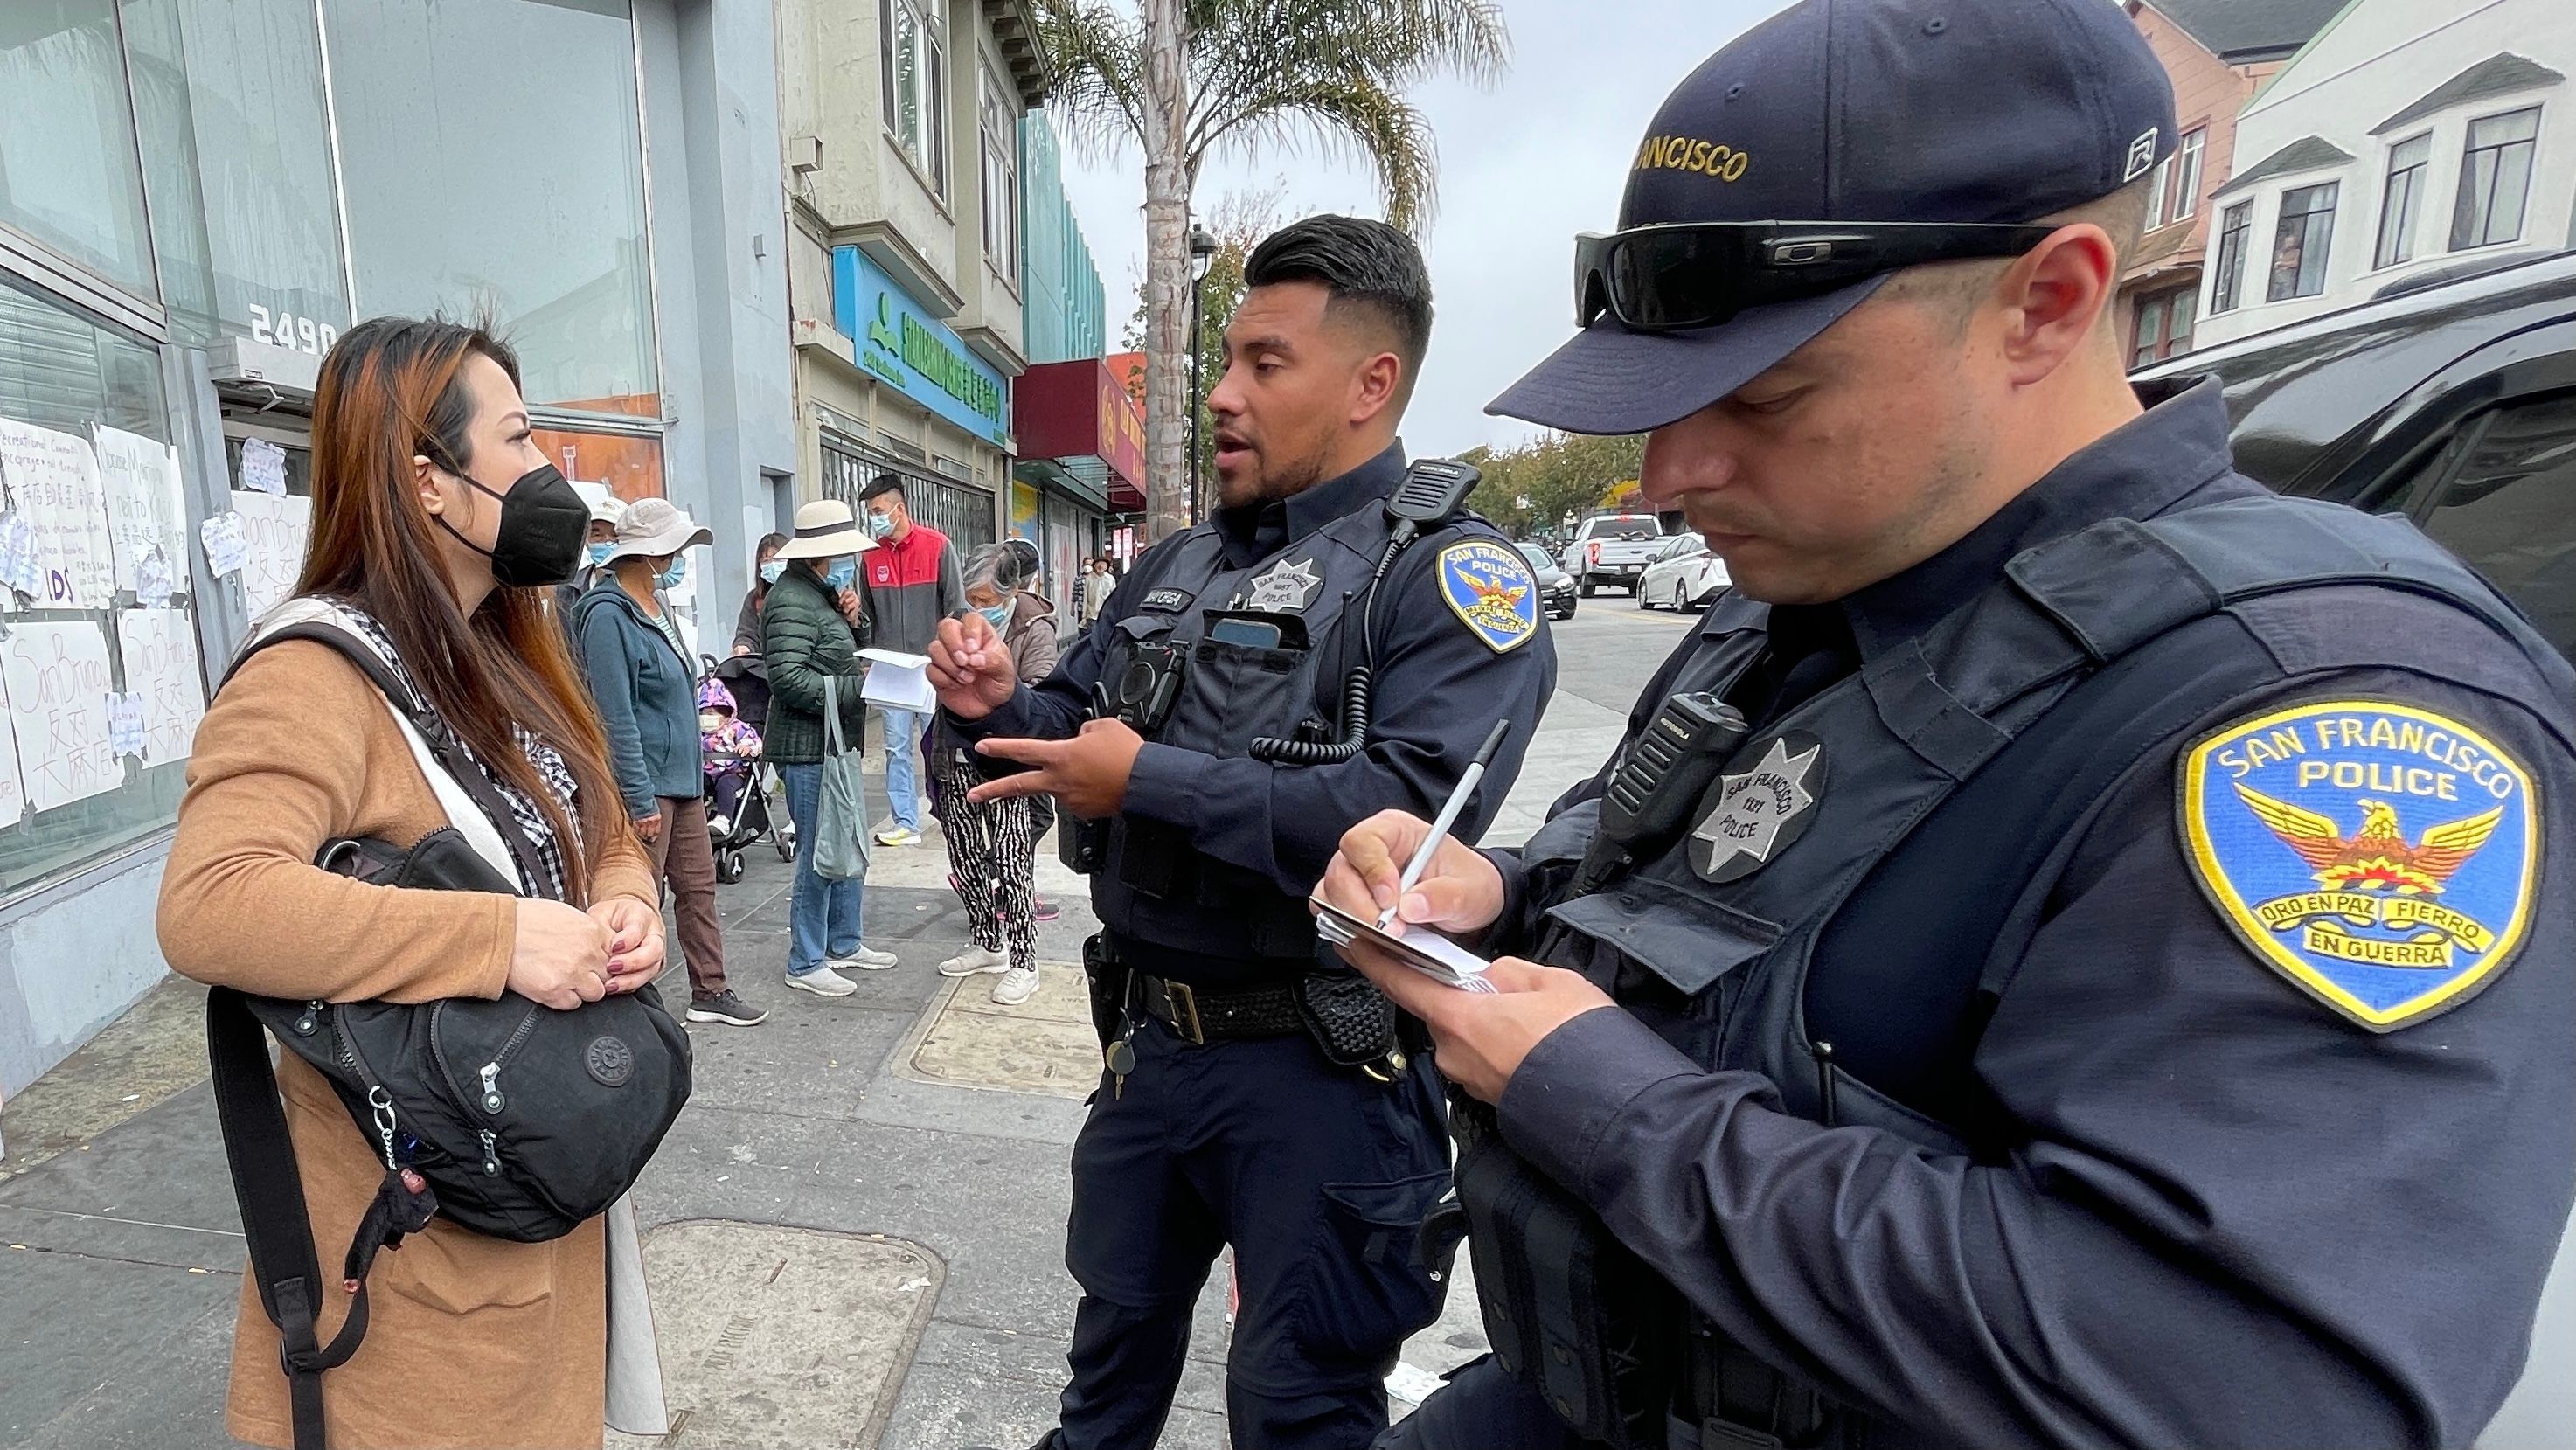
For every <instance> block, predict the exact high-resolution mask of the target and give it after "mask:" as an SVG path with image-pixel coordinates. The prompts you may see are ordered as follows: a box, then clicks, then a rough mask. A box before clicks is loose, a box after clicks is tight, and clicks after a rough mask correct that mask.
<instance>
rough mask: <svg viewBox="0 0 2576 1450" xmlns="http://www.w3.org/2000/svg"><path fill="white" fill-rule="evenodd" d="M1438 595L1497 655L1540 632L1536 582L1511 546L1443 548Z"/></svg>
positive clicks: (1479, 543)
mask: <svg viewBox="0 0 2576 1450" xmlns="http://www.w3.org/2000/svg"><path fill="white" fill-rule="evenodd" d="M1440 597H1441V598H1443V599H1445V600H1447V601H1449V608H1450V610H1451V612H1453V613H1455V614H1456V615H1457V616H1458V618H1459V619H1461V620H1463V621H1464V622H1465V623H1466V626H1467V628H1468V629H1470V630H1472V631H1474V632H1475V635H1476V638H1478V639H1481V640H1483V641H1484V642H1485V644H1486V646H1487V647H1488V648H1490V649H1491V650H1493V652H1494V653H1496V654H1504V653H1507V652H1508V651H1511V650H1514V649H1518V648H1519V647H1520V646H1522V645H1524V644H1527V643H1528V642H1529V639H1530V636H1532V635H1534V634H1536V633H1538V580H1537V579H1536V578H1534V577H1532V576H1531V574H1530V570H1529V561H1528V560H1526V559H1524V558H1522V557H1521V555H1520V551H1519V550H1517V549H1514V548H1512V547H1511V546H1510V545H1508V544H1498V543H1496V542H1494V541H1493V540H1491V539H1469V540H1467V541H1466V542H1465V543H1462V544H1451V545H1450V546H1449V547H1448V548H1445V549H1443V550H1441V551H1440Z"/></svg>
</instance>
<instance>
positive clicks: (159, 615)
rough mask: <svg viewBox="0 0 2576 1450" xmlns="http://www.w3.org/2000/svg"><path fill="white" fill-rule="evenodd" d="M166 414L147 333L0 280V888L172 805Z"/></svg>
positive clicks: (182, 701)
mask: <svg viewBox="0 0 2576 1450" xmlns="http://www.w3.org/2000/svg"><path fill="white" fill-rule="evenodd" d="M167 418H168V411H167V408H166V406H165V403H164V399H163V397H162V392H161V369H160V363H159V360H158V358H157V357H156V356H155V355H154V353H153V351H152V350H151V349H150V348H148V347H146V346H144V345H143V344H141V343H139V342H136V341H134V340H133V339H130V338H128V337H126V336H124V335H122V334H120V333H115V332H111V331H108V330H106V329H105V328H102V327H99V326H97V325H95V324H93V323H91V322H89V321H87V320H85V319H83V318H81V317H78V316H76V315H74V314H72V313H71V312H68V311H66V310H64V309H62V308H60V307H57V306H55V305H54V304H53V303H51V302H48V301H46V300H44V299H42V298H39V297H37V296H36V295H35V294H33V293H30V292H26V291H21V290H19V289H18V288H16V287H15V286H12V285H10V284H8V283H6V282H0V485H5V488H0V578H7V579H8V581H9V582H8V584H7V585H5V586H0V588H7V589H9V590H11V591H12V592H13V604H14V605H15V606H16V607H13V608H12V609H11V610H10V611H9V612H8V616H7V618H6V620H5V621H0V623H5V625H6V630H7V633H6V636H5V638H0V895H6V894H15V893H17V892H19V891H21V890H23V889H25V888H27V887H29V886H31V885H33V884H35V883H37V882H38V881H41V880H42V879H44V878H46V877H48V876H51V875H55V874H58V873H60V872H62V871H65V870H67V869H70V868H73V867H77V866H79V865H81V864H82V863H84V862H86V861H90V860H94V859H96V858H98V857H100V856H103V855H106V854H109V853H111V852H113V851H116V850H117V849H119V848H121V847H124V846H127V845H130V844H132V843H134V842H136V841H139V840H141V839H143V838H145V837H148V836H150V835H151V834H152V833H154V832H155V831H158V830H160V829H162V828H163V827H166V826H167V825H169V823H170V822H171V820H172V819H173V818H174V817H175V816H176V814H177V812H178V806H179V795H180V792H181V790H182V789H183V788H184V785H185V779H184V778H185V775H186V771H187V754H188V746H189V743H190V741H191V740H192V739H193V738H194V735H195V732H196V721H197V718H198V716H200V715H201V714H203V713H204V694H203V691H204V677H203V672H202V670H201V667H200V665H199V658H198V652H197V634H196V622H195V617H194V616H195V611H194V609H193V608H192V607H191V602H190V601H189V599H188V598H187V597H186V596H185V595H184V594H178V593H174V591H175V590H183V589H185V588H186V587H187V581H188V563H187V558H186V550H187V548H188V547H189V538H190V533H191V526H190V523H189V520H188V518H187V516H186V505H185V501H184V499H183V497H182V495H181V491H180V486H179V481H178V473H177V465H178V459H177V456H176V455H175V454H174V453H172V452H171V451H170V449H169V433H168V430H167V421H166V420H167ZM22 546H23V549H24V552H23V553H22V551H21V549H22ZM25 564H32V566H33V582H35V584H36V588H35V590H34V591H33V592H28V591H26V590H23V589H21V588H20V587H19V586H22V585H24V584H26V583H28V582H30V577H29V576H27V575H24V574H21V573H19V568H20V567H21V566H22V565H25Z"/></svg>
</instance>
